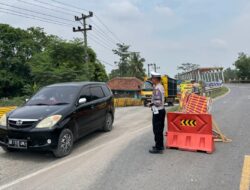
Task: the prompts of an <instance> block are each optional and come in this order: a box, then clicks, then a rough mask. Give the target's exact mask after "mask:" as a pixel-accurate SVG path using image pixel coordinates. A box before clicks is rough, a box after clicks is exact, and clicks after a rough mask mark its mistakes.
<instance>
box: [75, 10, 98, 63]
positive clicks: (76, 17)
mask: <svg viewBox="0 0 250 190" xmlns="http://www.w3.org/2000/svg"><path fill="white" fill-rule="evenodd" d="M90 17H93V12H91V11H89V14H88V15H85V14H82V17H78V16H75V21H79V22H80V23H81V24H82V26H83V27H82V28H81V27H80V26H78V27H77V29H76V28H75V27H73V32H82V33H83V37H84V46H85V50H84V51H85V52H84V54H85V57H84V60H85V62H87V61H88V55H87V47H88V41H87V31H88V30H92V26H91V25H88V27H87V23H86V19H87V18H90ZM81 21H83V22H81Z"/></svg>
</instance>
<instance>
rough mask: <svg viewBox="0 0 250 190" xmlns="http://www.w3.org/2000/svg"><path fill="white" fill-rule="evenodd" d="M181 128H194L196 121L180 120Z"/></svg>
mask: <svg viewBox="0 0 250 190" xmlns="http://www.w3.org/2000/svg"><path fill="white" fill-rule="evenodd" d="M181 126H188V127H195V126H196V120H194V119H183V120H181Z"/></svg>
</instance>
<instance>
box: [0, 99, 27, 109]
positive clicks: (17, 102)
mask: <svg viewBox="0 0 250 190" xmlns="http://www.w3.org/2000/svg"><path fill="white" fill-rule="evenodd" d="M25 98H26V97H15V98H11V99H7V100H2V99H1V100H0V107H4V106H20V105H22V104H23V103H24V102H25Z"/></svg>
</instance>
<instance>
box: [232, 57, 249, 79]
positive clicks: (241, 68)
mask: <svg viewBox="0 0 250 190" xmlns="http://www.w3.org/2000/svg"><path fill="white" fill-rule="evenodd" d="M234 65H235V67H236V69H237V74H238V77H239V78H241V79H245V78H248V79H250V57H249V56H247V55H246V54H245V53H239V56H238V59H237V60H236V61H235V63H234Z"/></svg>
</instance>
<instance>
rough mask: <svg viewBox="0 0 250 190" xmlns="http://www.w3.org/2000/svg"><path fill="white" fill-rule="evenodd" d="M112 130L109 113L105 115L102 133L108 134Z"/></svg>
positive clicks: (111, 119) (111, 120)
mask: <svg viewBox="0 0 250 190" xmlns="http://www.w3.org/2000/svg"><path fill="white" fill-rule="evenodd" d="M112 129H113V116H112V115H111V113H107V115H106V120H105V125H104V127H103V131H105V132H108V131H112Z"/></svg>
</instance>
